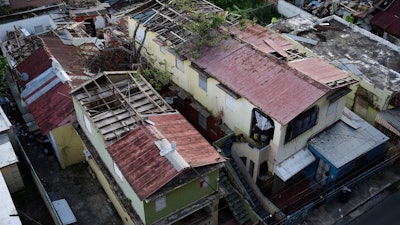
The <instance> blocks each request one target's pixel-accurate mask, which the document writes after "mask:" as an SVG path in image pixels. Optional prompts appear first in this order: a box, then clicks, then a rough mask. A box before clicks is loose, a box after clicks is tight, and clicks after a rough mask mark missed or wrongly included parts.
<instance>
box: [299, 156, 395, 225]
mask: <svg viewBox="0 0 400 225" xmlns="http://www.w3.org/2000/svg"><path fill="white" fill-rule="evenodd" d="M397 182H400V160H397V161H396V162H395V163H394V164H392V165H387V166H386V167H385V168H384V169H383V171H382V172H381V173H378V174H376V175H374V176H372V177H371V178H369V179H368V180H366V181H364V182H362V183H360V184H359V185H358V186H357V187H356V188H353V189H352V193H351V197H350V199H349V201H348V202H347V203H343V202H341V201H340V200H339V199H335V200H334V201H332V202H328V203H327V204H325V205H323V206H321V207H319V208H317V209H314V210H313V212H312V213H311V214H310V215H309V216H308V217H307V218H306V219H305V220H304V221H303V222H302V223H301V224H302V225H308V224H318V225H331V224H346V223H347V222H349V221H351V220H352V219H354V218H356V217H357V216H359V215H361V214H362V213H363V212H365V211H366V210H368V209H369V208H370V207H372V206H373V205H374V204H376V203H377V202H379V201H380V200H382V199H383V198H385V197H386V196H387V195H389V194H390V192H389V191H387V190H388V189H390V188H389V187H391V185H392V184H397Z"/></svg>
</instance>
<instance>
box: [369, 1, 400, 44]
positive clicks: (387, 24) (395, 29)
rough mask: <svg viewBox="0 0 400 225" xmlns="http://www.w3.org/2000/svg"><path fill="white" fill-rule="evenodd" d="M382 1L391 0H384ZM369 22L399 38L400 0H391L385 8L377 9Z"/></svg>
mask: <svg viewBox="0 0 400 225" xmlns="http://www.w3.org/2000/svg"><path fill="white" fill-rule="evenodd" d="M384 2H391V1H390V0H386V1H384ZM377 10H378V12H377V13H376V14H374V16H373V17H372V19H371V20H370V21H369V23H370V24H371V25H373V26H377V27H379V28H381V29H383V30H384V31H386V32H388V33H390V34H392V35H394V36H396V37H398V38H400V26H399V24H400V0H392V2H391V4H390V5H389V6H388V7H387V8H385V9H380V8H378V9H377Z"/></svg>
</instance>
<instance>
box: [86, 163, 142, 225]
mask: <svg viewBox="0 0 400 225" xmlns="http://www.w3.org/2000/svg"><path fill="white" fill-rule="evenodd" d="M87 162H88V164H89V166H90V168H91V169H92V171H93V172H94V173H95V174H96V177H97V180H98V181H99V182H100V184H101V186H102V187H103V189H104V192H105V193H106V194H107V196H108V198H109V199H110V201H111V202H112V204H113V205H114V208H115V210H117V212H118V214H119V216H120V217H121V219H122V221H124V224H129V225H134V222H133V221H132V219H131V218H130V216H129V214H128V212H127V211H126V210H125V207H124V206H123V205H122V204H121V202H120V201H119V200H118V198H117V196H116V194H115V193H114V191H113V190H112V189H111V187H110V186H111V184H110V183H109V182H108V181H107V178H106V177H105V176H104V175H103V172H102V171H101V169H100V168H99V166H98V165H97V163H96V162H95V161H94V160H93V159H91V158H90V159H88V160H87Z"/></svg>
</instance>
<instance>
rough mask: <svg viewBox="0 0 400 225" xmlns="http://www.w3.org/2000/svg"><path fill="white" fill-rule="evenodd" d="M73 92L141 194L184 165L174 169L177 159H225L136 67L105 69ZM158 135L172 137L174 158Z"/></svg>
mask: <svg viewBox="0 0 400 225" xmlns="http://www.w3.org/2000/svg"><path fill="white" fill-rule="evenodd" d="M72 94H73V95H74V96H75V97H76V98H77V100H78V101H79V102H80V103H81V104H82V107H83V108H84V109H85V110H86V113H88V114H89V115H90V118H91V119H92V121H93V123H94V124H95V126H96V127H97V129H98V130H99V131H100V133H101V134H102V135H103V138H104V140H105V141H106V143H107V145H108V151H109V152H110V155H111V157H112V158H113V159H114V161H115V163H116V164H117V166H118V168H119V170H120V171H121V172H122V174H123V175H124V177H125V178H126V179H127V181H128V182H129V184H130V185H131V186H132V188H133V189H134V190H135V193H136V194H137V195H138V197H139V198H140V199H141V200H144V199H146V198H148V197H149V196H150V195H152V194H153V193H155V192H156V191H157V190H159V189H160V188H162V187H163V186H164V185H166V184H167V183H169V182H170V181H172V180H173V179H174V178H175V177H177V176H179V175H180V174H182V173H184V172H185V171H186V170H185V168H187V167H185V168H183V169H182V170H178V169H176V167H175V164H174V163H176V162H178V163H183V164H188V165H190V167H201V166H207V165H213V164H216V163H220V162H223V161H224V160H223V159H222V158H220V155H219V153H217V152H216V151H215V149H214V148H213V147H212V146H211V145H210V144H209V143H208V142H207V141H206V140H205V139H204V138H203V137H202V136H201V135H200V134H199V133H198V132H197V131H196V130H195V128H194V127H193V126H192V125H191V124H190V123H189V122H188V121H186V119H185V118H184V117H183V116H182V115H181V114H180V113H177V112H176V111H175V110H173V109H172V108H171V107H170V106H169V105H168V104H167V103H166V102H165V101H164V100H163V99H162V97H161V96H159V95H158V94H157V92H156V91H155V90H154V89H153V88H152V87H151V85H150V84H149V83H148V82H147V81H146V80H144V78H142V77H141V76H140V75H139V74H137V72H134V71H123V72H107V73H104V74H102V75H100V76H98V77H96V78H95V79H93V80H92V81H90V82H87V83H86V84H84V85H82V86H81V87H80V88H78V89H76V90H74V91H73V92H72ZM145 121H148V122H145ZM160 141H164V142H169V143H172V142H175V143H176V148H175V149H176V150H175V151H173V153H174V154H175V155H177V158H178V159H177V158H173V159H170V158H168V156H167V155H166V156H165V157H164V156H161V150H160V148H159V147H158V144H157V143H159V142H160ZM174 160H175V161H174Z"/></svg>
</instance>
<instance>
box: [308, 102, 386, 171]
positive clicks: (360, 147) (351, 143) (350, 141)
mask: <svg viewBox="0 0 400 225" xmlns="http://www.w3.org/2000/svg"><path fill="white" fill-rule="evenodd" d="M344 116H347V118H348V119H349V120H351V121H352V122H353V123H356V124H358V125H359V128H358V129H354V128H353V127H351V126H349V125H347V124H346V123H345V122H343V120H341V121H338V122H337V123H335V124H334V125H333V126H331V127H329V128H328V129H327V130H325V131H323V132H321V133H319V134H318V135H317V136H316V137H314V138H313V139H311V141H310V143H309V144H310V145H311V146H312V147H313V148H314V149H316V150H317V151H318V152H319V153H320V154H321V155H323V156H324V157H325V158H326V159H327V160H328V161H329V162H330V163H332V164H333V165H334V166H335V167H336V168H341V167H342V166H344V165H346V164H347V163H349V162H351V161H353V160H354V159H356V158H358V157H359V156H361V155H363V154H365V153H367V152H369V151H370V150H372V149H374V148H375V147H377V146H379V145H380V144H383V143H385V142H386V141H387V140H388V137H387V136H385V135H384V134H383V133H381V132H380V131H379V130H377V129H376V128H375V127H373V126H372V125H370V124H369V123H367V122H366V121H365V120H362V119H361V118H360V117H359V116H357V115H356V114H355V113H353V112H351V111H350V110H349V109H347V108H345V111H344ZM352 126H353V125H352Z"/></svg>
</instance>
